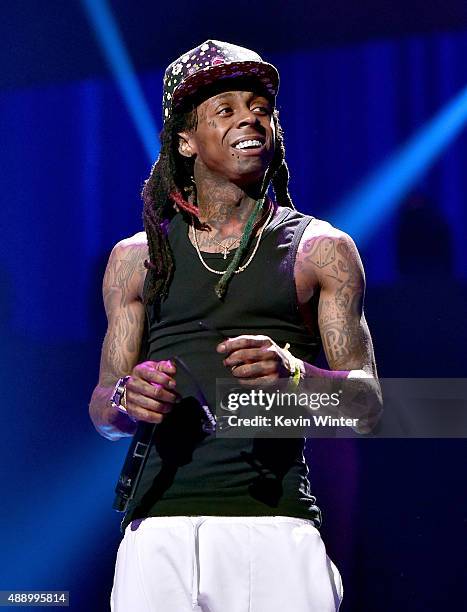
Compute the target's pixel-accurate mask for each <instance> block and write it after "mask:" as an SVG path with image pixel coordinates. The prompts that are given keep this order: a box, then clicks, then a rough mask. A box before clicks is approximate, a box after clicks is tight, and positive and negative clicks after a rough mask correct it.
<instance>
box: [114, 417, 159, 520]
mask: <svg viewBox="0 0 467 612" xmlns="http://www.w3.org/2000/svg"><path fill="white" fill-rule="evenodd" d="M156 427H157V425H156V424H154V423H146V422H145V421H140V422H139V423H138V427H137V429H136V432H135V434H134V435H133V440H132V441H131V444H130V448H129V449H128V453H127V455H126V458H125V463H124V464H123V467H122V471H121V472H120V476H119V478H118V481H117V484H116V485H115V499H114V503H113V506H112V507H113V509H114V510H116V511H117V512H126V511H127V510H128V505H129V503H130V501H131V500H132V499H133V497H134V495H135V491H136V489H137V487H138V483H139V481H140V479H141V474H142V473H143V469H144V466H145V464H146V461H147V459H148V456H149V449H150V448H151V442H152V439H153V437H154V433H155V431H156Z"/></svg>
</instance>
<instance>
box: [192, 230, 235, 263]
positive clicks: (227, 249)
mask: <svg viewBox="0 0 467 612" xmlns="http://www.w3.org/2000/svg"><path fill="white" fill-rule="evenodd" d="M195 233H196V229H195ZM240 239H241V236H240V238H235V239H234V240H233V241H232V242H231V243H230V244H228V245H224V244H222V242H219V241H218V240H216V239H215V238H211V237H209V240H212V241H213V242H215V243H216V244H217V245H218V246H220V247H221V249H222V253H223V255H224V259H227V253H229V252H230V251H231V250H232V247H233V245H234V244H236V243H237V242H239V240H240Z"/></svg>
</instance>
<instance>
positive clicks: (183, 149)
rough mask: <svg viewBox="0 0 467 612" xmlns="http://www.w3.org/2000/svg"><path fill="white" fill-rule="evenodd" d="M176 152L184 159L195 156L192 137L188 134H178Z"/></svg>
mask: <svg viewBox="0 0 467 612" xmlns="http://www.w3.org/2000/svg"><path fill="white" fill-rule="evenodd" d="M178 152H179V153H180V155H183V156H184V157H193V156H194V155H196V149H195V147H194V143H193V136H192V134H191V133H190V132H179V134H178Z"/></svg>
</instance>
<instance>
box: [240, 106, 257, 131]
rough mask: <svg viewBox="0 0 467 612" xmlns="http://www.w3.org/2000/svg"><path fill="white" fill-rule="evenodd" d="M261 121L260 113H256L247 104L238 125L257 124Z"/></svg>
mask: <svg viewBox="0 0 467 612" xmlns="http://www.w3.org/2000/svg"><path fill="white" fill-rule="evenodd" d="M257 123H260V121H259V117H258V115H256V114H255V113H254V112H253V111H252V110H251V109H250V108H249V107H248V106H246V107H245V108H244V109H243V111H242V113H241V114H240V116H239V119H238V127H244V126H246V125H255V124H257Z"/></svg>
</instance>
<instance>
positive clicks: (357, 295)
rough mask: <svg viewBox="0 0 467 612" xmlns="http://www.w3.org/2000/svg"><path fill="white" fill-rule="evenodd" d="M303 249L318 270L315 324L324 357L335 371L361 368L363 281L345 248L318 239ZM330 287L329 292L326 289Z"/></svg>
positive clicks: (363, 343)
mask: <svg viewBox="0 0 467 612" xmlns="http://www.w3.org/2000/svg"><path fill="white" fill-rule="evenodd" d="M309 242H310V243H311V244H307V245H305V246H306V247H307V248H308V252H309V254H308V255H307V256H306V257H305V260H306V261H307V262H308V263H310V264H311V265H312V266H315V267H317V268H319V272H320V276H321V277H323V275H324V278H328V279H330V280H329V281H327V282H326V281H325V282H324V291H323V294H322V296H321V299H320V303H319V307H318V321H319V327H320V333H321V338H322V341H323V346H324V348H325V352H326V357H327V359H328V363H329V365H330V367H331V368H333V369H336V370H340V369H342V370H346V369H353V368H354V367H358V368H359V367H361V361H362V359H363V357H364V353H365V339H364V337H363V334H362V329H361V316H362V312H363V291H364V287H363V279H362V273H361V270H360V268H359V266H358V265H357V264H356V262H355V257H354V255H353V254H352V253H351V250H350V248H349V246H348V244H347V243H346V242H345V241H343V240H338V241H336V240H335V239H334V240H333V239H331V238H328V237H320V238H318V239H316V240H314V241H309ZM328 285H329V287H332V290H331V289H329V288H327V287H328Z"/></svg>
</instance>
